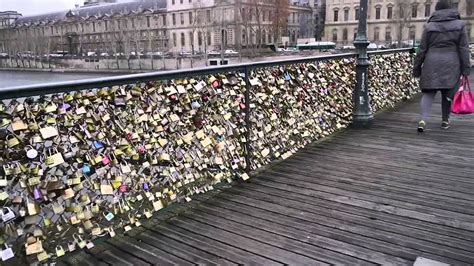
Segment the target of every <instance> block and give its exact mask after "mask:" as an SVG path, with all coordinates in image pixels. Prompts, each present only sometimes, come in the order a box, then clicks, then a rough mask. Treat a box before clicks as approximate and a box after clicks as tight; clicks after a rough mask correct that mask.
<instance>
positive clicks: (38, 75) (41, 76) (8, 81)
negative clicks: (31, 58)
mask: <svg viewBox="0 0 474 266" xmlns="http://www.w3.org/2000/svg"><path fill="white" fill-rule="evenodd" d="M112 75H113V74H107V73H105V74H104V73H57V72H33V71H31V72H30V71H0V88H7V87H16V86H23V85H36V84H41V83H51V82H58V81H67V80H78V79H88V78H100V77H107V76H112Z"/></svg>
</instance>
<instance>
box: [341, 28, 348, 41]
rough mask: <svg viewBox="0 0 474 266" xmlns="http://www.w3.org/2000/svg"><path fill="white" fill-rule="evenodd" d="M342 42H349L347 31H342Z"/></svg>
mask: <svg viewBox="0 0 474 266" xmlns="http://www.w3.org/2000/svg"><path fill="white" fill-rule="evenodd" d="M342 40H343V41H347V29H343V30H342Z"/></svg>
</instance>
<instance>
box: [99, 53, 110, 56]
mask: <svg viewBox="0 0 474 266" xmlns="http://www.w3.org/2000/svg"><path fill="white" fill-rule="evenodd" d="M100 56H109V53H101V54H100Z"/></svg>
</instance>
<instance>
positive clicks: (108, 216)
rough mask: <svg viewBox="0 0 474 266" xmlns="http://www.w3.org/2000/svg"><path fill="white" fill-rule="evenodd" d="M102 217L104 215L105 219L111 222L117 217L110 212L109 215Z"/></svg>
mask: <svg viewBox="0 0 474 266" xmlns="http://www.w3.org/2000/svg"><path fill="white" fill-rule="evenodd" d="M102 215H104V217H105V219H106V220H107V221H109V222H110V221H112V219H114V217H115V216H114V214H113V213H111V212H108V213H107V214H102Z"/></svg>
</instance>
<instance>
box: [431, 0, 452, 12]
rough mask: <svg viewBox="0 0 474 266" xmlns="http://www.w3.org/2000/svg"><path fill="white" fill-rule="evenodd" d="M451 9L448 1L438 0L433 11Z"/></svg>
mask: <svg viewBox="0 0 474 266" xmlns="http://www.w3.org/2000/svg"><path fill="white" fill-rule="evenodd" d="M450 8H451V3H450V1H448V0H440V1H439V2H438V3H436V7H435V10H436V11H438V10H441V9H450Z"/></svg>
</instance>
